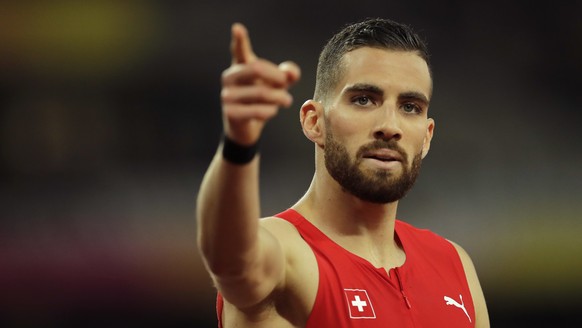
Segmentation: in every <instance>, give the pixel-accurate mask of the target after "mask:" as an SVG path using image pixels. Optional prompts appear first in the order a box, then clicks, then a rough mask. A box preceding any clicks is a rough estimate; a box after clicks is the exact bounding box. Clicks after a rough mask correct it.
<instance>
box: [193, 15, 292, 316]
mask: <svg viewBox="0 0 582 328" xmlns="http://www.w3.org/2000/svg"><path fill="white" fill-rule="evenodd" d="M231 53H232V64H231V66H230V67H229V68H228V69H227V70H225V71H224V72H223V74H222V92H221V100H222V117H223V125H224V135H225V137H226V138H229V139H230V140H231V141H232V142H234V143H236V144H238V145H241V146H250V145H253V144H255V143H256V142H258V140H259V138H260V135H261V132H262V130H263V127H264V125H265V123H266V122H267V121H268V120H269V119H271V118H272V117H274V116H275V115H276V114H277V112H278V109H279V107H281V106H283V107H288V106H290V105H291V101H292V98H291V95H290V94H289V93H288V88H289V87H290V86H291V84H293V83H294V82H296V81H297V80H298V79H299V75H300V72H299V68H298V67H297V66H296V65H295V64H293V63H291V62H285V63H282V64H280V65H278V66H277V65H275V64H273V63H271V62H269V61H267V60H264V59H260V58H258V57H257V56H256V55H255V54H254V52H253V50H252V47H251V42H250V39H249V36H248V33H247V30H246V28H245V27H244V26H243V25H241V24H234V25H233V26H232V41H231ZM222 148H223V144H221V145H220V146H219V148H218V150H217V152H216V154H215V156H214V158H213V160H212V162H211V164H210V166H209V168H208V170H207V172H206V174H205V176H204V179H203V181H202V185H201V187H200V191H199V193H198V199H197V213H196V214H197V224H198V230H197V234H198V236H197V237H198V245H199V248H200V250H201V253H202V256H203V258H204V261H205V264H206V266H207V269H208V271H209V272H210V274H211V276H212V278H213V279H214V281H215V283H216V285H217V287H218V289H219V290H220V292H221V293H222V295H223V296H224V298H225V299H227V300H228V301H229V302H230V303H232V304H233V305H235V306H237V307H239V308H245V307H249V306H252V305H255V304H257V303H258V302H260V301H262V300H263V299H265V298H266V297H267V296H268V295H269V294H270V293H271V291H273V289H274V288H275V287H276V286H277V285H278V284H280V283H281V282H282V281H283V275H284V272H285V270H284V269H285V262H284V261H285V260H284V256H283V254H282V250H281V247H280V245H279V244H278V241H277V240H276V239H275V238H274V237H273V236H272V235H271V234H270V233H269V232H268V231H266V230H264V229H262V228H260V227H259V222H258V221H259V220H258V219H259V216H260V202H259V177H258V175H259V173H258V172H259V157H258V156H255V157H254V159H252V160H251V161H250V162H249V163H245V164H234V163H232V162H229V161H228V160H226V159H225V158H224V157H223V155H222Z"/></svg>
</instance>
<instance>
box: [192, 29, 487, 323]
mask: <svg viewBox="0 0 582 328" xmlns="http://www.w3.org/2000/svg"><path fill="white" fill-rule="evenodd" d="M231 52H232V56H233V61H232V65H231V67H229V68H228V69H227V70H225V71H224V73H223V76H222V82H223V90H222V93H221V98H222V110H223V124H224V130H225V134H226V135H227V136H228V137H230V138H231V139H232V140H234V141H235V142H238V143H240V144H243V145H250V144H253V143H255V142H256V141H257V140H258V138H259V137H260V134H261V131H262V129H263V127H264V125H265V123H266V122H267V121H268V120H269V119H271V118H272V117H274V116H275V115H276V114H277V112H278V110H279V108H280V107H288V106H290V104H291V101H292V98H291V96H290V94H289V93H288V89H289V87H290V86H291V85H292V84H293V83H295V82H296V81H297V80H298V79H299V77H300V70H299V67H297V65H295V64H293V63H292V62H285V63H282V64H280V65H275V64H273V63H271V62H269V61H267V60H264V59H260V58H258V57H257V56H256V55H255V54H254V53H253V51H252V47H251V44H250V39H249V37H248V33H247V31H246V29H245V28H244V26H242V25H240V24H234V25H233V29H232V44H231ZM343 63H344V64H345V67H346V71H345V73H344V75H343V77H342V79H341V80H340V81H339V83H338V84H337V85H336V87H335V89H334V90H333V91H332V92H331V93H330V95H329V96H328V97H327V98H326V99H325V100H323V101H322V102H318V101H314V100H308V101H306V102H305V103H304V104H303V105H302V106H301V110H300V120H301V125H302V129H303V133H304V134H305V136H306V137H307V138H308V139H309V140H310V141H312V142H313V144H314V149H315V173H314V176H313V180H312V182H311V184H310V186H309V188H308V190H307V192H306V193H305V195H304V196H303V197H302V198H301V199H300V200H299V201H298V202H297V203H296V204H295V205H294V206H293V208H294V209H295V210H296V211H298V212H299V213H301V214H302V215H303V216H304V217H305V218H307V219H308V220H310V221H311V222H312V223H313V224H314V225H315V226H316V227H318V228H319V229H320V230H321V231H323V232H324V233H325V234H326V235H327V236H328V237H330V238H331V239H332V240H334V241H335V242H336V243H338V244H339V245H341V246H342V247H344V248H345V249H346V250H348V251H350V252H352V253H354V254H356V255H358V256H360V257H362V258H364V259H367V260H368V261H369V262H370V263H372V264H373V265H374V266H376V267H384V268H385V269H386V270H389V269H391V268H394V267H398V266H401V265H402V264H403V263H404V262H405V261H406V254H405V253H404V251H403V250H402V248H400V246H399V245H398V244H397V243H396V242H395V240H394V224H395V218H396V210H397V206H398V201H397V200H393V201H390V202H379V201H370V200H369V199H368V200H366V199H362V197H357V196H355V195H354V192H353V190H351V189H350V188H352V187H351V186H349V181H347V180H346V179H344V178H342V177H339V178H338V176H337V174H330V172H331V171H333V169H332V170H328V168H329V167H333V163H330V162H331V161H337V160H338V159H337V156H334V154H335V155H337V154H341V156H339V157H340V160H339V161H343V163H344V164H346V163H347V164H346V165H348V166H349V167H351V168H352V169H353V170H354V172H357V174H358V175H359V177H360V178H365V179H373V180H374V181H376V182H380V183H381V184H383V185H384V187H385V188H391V187H393V186H394V185H395V184H396V183H399V181H401V180H402V179H403V178H402V177H403V176H405V175H406V172H411V171H413V170H414V164H413V163H414V160H415V159H417V162H420V159H422V158H424V157H425V156H426V155H427V153H428V151H429V149H430V142H431V139H432V136H433V132H434V127H435V123H434V121H433V120H432V119H430V118H428V106H429V102H430V97H431V93H432V81H431V77H430V74H429V71H428V67H427V65H426V62H425V61H424V60H423V59H422V58H420V57H419V56H418V55H417V54H415V53H414V52H403V51H389V50H384V49H376V48H359V49H356V50H354V51H351V52H349V53H347V54H346V55H345V56H344V58H343ZM369 63H374V65H369ZM328 144H329V145H328ZM327 146H329V147H330V148H331V149H327V150H326V147H327ZM338 152H339V153H338ZM259 161H260V159H259V156H257V157H255V159H254V160H253V161H251V162H250V163H248V164H245V165H233V164H231V163H229V162H227V161H225V160H224V159H223V158H222V156H221V148H220V147H219V149H218V151H217V154H216V155H215V157H214V159H213V160H212V162H211V164H210V167H209V168H208V171H207V172H206V175H205V177H204V179H203V182H202V185H201V188H200V192H199V194H198V202H197V220H198V245H199V248H200V250H201V252H202V255H203V258H204V260H205V264H206V266H207V269H208V271H209V272H210V274H211V276H212V278H213V280H214V282H215V284H216V286H217V288H218V290H219V291H220V292H221V294H222V295H223V297H224V299H225V304H224V312H223V318H222V319H223V324H224V326H225V327H235V326H236V327H302V326H304V325H305V323H306V320H307V318H308V316H309V313H310V312H311V308H312V306H313V303H314V301H315V295H316V291H317V285H318V274H317V270H318V269H317V263H316V260H315V256H314V254H313V252H312V251H311V249H310V247H309V246H308V245H307V244H306V243H305V242H304V241H303V239H302V238H301V237H300V235H299V234H298V232H297V230H296V229H295V227H293V225H291V224H290V223H288V222H286V221H284V220H281V219H278V218H272V217H271V218H264V219H261V220H257V219H258V218H259V216H260V214H259V212H260V211H259V209H260V200H259V192H258V181H259V177H258V167H259ZM326 162H327V163H326ZM417 164H418V165H419V163H417ZM331 173H333V172H331ZM348 180H349V179H348ZM412 182H413V179H412ZM412 182H411V183H412ZM407 188H408V187H407ZM223 204H229V206H223ZM227 241H228V242H227ZM454 245H455V247H456V248H457V249H458V252H459V254H460V257H461V259H462V261H463V266H464V268H465V271H466V273H467V279H468V281H469V284H470V288H471V292H472V294H473V301H474V303H475V309H476V318H475V321H476V327H489V319H488V315H487V308H486V306H485V300H484V297H483V293H482V291H481V287H480V286H479V281H478V278H477V275H476V273H475V269H474V267H473V264H472V263H471V260H470V258H469V256H468V255H467V254H466V252H465V251H464V250H463V249H462V248H460V247H459V246H458V245H456V244H454Z"/></svg>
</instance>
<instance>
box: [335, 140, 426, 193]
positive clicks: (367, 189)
mask: <svg viewBox="0 0 582 328" xmlns="http://www.w3.org/2000/svg"><path fill="white" fill-rule="evenodd" d="M379 148H388V149H391V150H394V151H397V152H398V153H400V155H401V156H402V174H401V175H400V176H398V177H395V176H392V174H391V173H390V172H388V171H384V170H377V171H374V172H371V173H366V172H364V171H362V169H361V168H360V167H359V166H360V164H361V162H362V159H363V157H362V155H363V154H364V153H365V152H368V151H370V150H375V149H379ZM324 152H325V167H326V168H327V171H328V172H329V174H330V175H331V176H332V177H333V178H334V179H335V180H336V181H337V182H338V183H339V184H340V185H341V186H342V188H343V190H344V191H347V192H349V193H350V194H352V195H354V196H356V197H358V198H359V199H361V200H363V201H367V202H371V203H377V204H386V203H392V202H395V201H397V200H400V199H402V198H403V197H404V196H405V195H406V193H407V192H408V191H409V190H410V189H411V188H412V186H413V185H414V182H415V181H416V178H417V177H418V174H419V173H420V165H421V162H422V155H421V153H419V154H417V155H416V156H414V159H413V160H412V164H411V165H410V167H409V166H408V160H407V158H408V156H407V155H406V153H405V152H404V150H403V149H402V148H400V147H399V146H398V145H397V144H396V141H395V140H390V141H384V140H376V141H374V142H372V143H370V144H368V145H366V146H363V147H361V148H360V149H359V150H358V152H357V154H356V159H355V161H354V162H352V161H351V159H350V155H349V154H348V151H347V149H346V147H345V146H344V145H342V144H341V143H339V142H337V141H336V140H335V138H334V137H333V135H332V133H331V132H330V131H328V134H327V136H326V138H325V149H324Z"/></svg>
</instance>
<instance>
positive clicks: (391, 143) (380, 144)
mask: <svg viewBox="0 0 582 328" xmlns="http://www.w3.org/2000/svg"><path fill="white" fill-rule="evenodd" d="M378 149H390V150H392V151H396V152H398V154H400V156H402V159H403V161H404V162H405V163H408V155H407V154H406V152H405V151H404V149H402V147H400V145H398V142H397V141H396V140H394V139H391V140H387V141H386V140H381V139H378V140H374V141H372V142H370V143H369V144H366V145H364V146H362V147H360V149H359V150H358V152H357V153H356V158H362V157H363V156H364V154H365V153H367V152H369V151H374V150H378Z"/></svg>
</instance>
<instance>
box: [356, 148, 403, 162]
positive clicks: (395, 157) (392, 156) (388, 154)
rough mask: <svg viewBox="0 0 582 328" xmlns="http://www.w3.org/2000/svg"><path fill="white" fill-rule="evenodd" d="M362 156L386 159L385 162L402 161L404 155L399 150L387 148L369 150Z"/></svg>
mask: <svg viewBox="0 0 582 328" xmlns="http://www.w3.org/2000/svg"><path fill="white" fill-rule="evenodd" d="M362 157H363V158H372V159H377V160H380V161H384V162H389V161H399V162H402V155H400V153H399V152H397V151H395V150H392V149H387V148H382V149H375V150H370V151H367V152H365V153H364V156H362Z"/></svg>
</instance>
